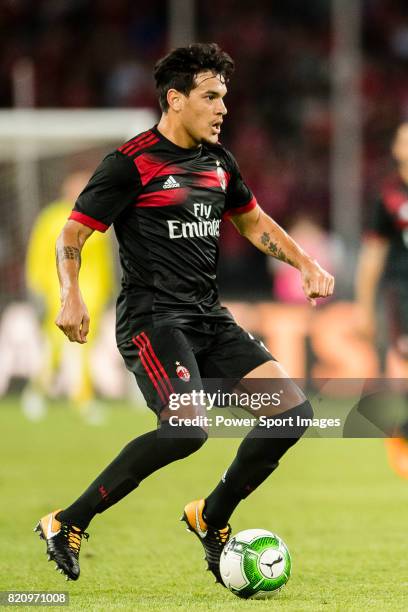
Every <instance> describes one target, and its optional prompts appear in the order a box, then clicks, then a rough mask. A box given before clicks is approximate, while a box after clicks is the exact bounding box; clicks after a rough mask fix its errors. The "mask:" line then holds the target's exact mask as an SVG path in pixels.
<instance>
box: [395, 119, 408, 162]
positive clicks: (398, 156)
mask: <svg viewBox="0 0 408 612" xmlns="http://www.w3.org/2000/svg"><path fill="white" fill-rule="evenodd" d="M392 154H393V156H394V159H395V160H396V161H397V162H398V163H399V164H404V165H405V164H408V123H403V124H402V125H401V126H400V127H399V128H398V131H397V134H396V136H395V139H394V142H393V146H392Z"/></svg>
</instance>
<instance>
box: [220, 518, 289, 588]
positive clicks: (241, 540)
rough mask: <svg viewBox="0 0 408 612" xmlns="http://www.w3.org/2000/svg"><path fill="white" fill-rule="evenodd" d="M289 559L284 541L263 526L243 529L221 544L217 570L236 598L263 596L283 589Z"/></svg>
mask: <svg viewBox="0 0 408 612" xmlns="http://www.w3.org/2000/svg"><path fill="white" fill-rule="evenodd" d="M291 567H292V561H291V558H290V553H289V550H288V548H287V546H286V544H285V542H284V541H283V540H282V539H281V538H280V537H279V536H277V535H276V534H274V533H271V532H270V531H266V530H265V529H246V530H245V531H240V532H239V533H237V534H236V535H235V536H233V537H232V538H231V539H230V540H229V542H228V543H227V544H226V545H225V546H224V549H223V551H222V553H221V559H220V572H221V577H222V579H223V581H224V584H225V586H226V587H227V589H229V590H230V591H232V592H233V593H234V594H235V595H237V596H238V597H242V598H244V599H248V598H249V597H253V598H266V597H271V596H273V595H275V594H276V593H277V592H278V591H280V589H282V588H283V587H284V586H285V584H286V583H287V581H288V580H289V577H290V572H291Z"/></svg>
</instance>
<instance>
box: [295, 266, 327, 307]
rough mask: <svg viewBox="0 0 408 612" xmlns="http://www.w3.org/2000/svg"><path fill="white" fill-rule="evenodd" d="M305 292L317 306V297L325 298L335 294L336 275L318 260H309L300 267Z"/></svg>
mask: <svg viewBox="0 0 408 612" xmlns="http://www.w3.org/2000/svg"><path fill="white" fill-rule="evenodd" d="M300 273H301V275H302V288H303V292H304V294H305V296H306V298H307V299H308V301H309V302H310V303H311V305H312V306H316V299H315V298H325V297H329V296H330V295H332V294H333V291H334V276H332V275H331V274H329V272H326V270H324V269H323V268H322V267H320V266H319V264H318V263H317V261H314V260H308V261H307V262H306V263H305V264H304V265H303V266H302V267H301V269H300Z"/></svg>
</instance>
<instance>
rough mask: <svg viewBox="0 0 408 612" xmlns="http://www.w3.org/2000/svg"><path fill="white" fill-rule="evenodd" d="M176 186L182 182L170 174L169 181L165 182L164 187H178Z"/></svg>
mask: <svg viewBox="0 0 408 612" xmlns="http://www.w3.org/2000/svg"><path fill="white" fill-rule="evenodd" d="M176 187H180V183H178V182H177V181H176V180H175V179H174V178H173V177H172V176H169V178H168V179H167V181H164V183H163V189H176Z"/></svg>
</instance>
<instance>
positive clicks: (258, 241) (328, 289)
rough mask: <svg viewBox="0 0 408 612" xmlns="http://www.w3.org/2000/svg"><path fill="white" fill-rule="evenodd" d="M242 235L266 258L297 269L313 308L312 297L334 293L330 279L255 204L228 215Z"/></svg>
mask: <svg viewBox="0 0 408 612" xmlns="http://www.w3.org/2000/svg"><path fill="white" fill-rule="evenodd" d="M231 221H232V223H233V224H234V225H235V227H236V228H237V230H238V231H239V233H240V234H241V235H242V236H245V238H247V239H248V240H249V241H250V242H252V244H253V245H254V246H256V247H257V248H258V249H259V250H260V251H262V252H263V253H265V254H266V255H272V257H275V259H279V260H280V261H284V262H285V263H288V264H289V265H291V266H293V267H294V268H297V269H298V270H299V272H300V275H301V280H302V287H303V291H304V293H305V296H306V298H307V299H308V300H309V302H310V303H311V304H312V305H313V306H315V305H316V301H315V298H318V297H329V296H330V295H332V293H333V291H334V277H333V276H332V275H331V274H329V272H327V271H326V270H324V269H323V268H322V267H321V266H320V265H319V264H318V262H317V261H316V260H315V259H313V258H312V257H310V255H308V254H307V253H306V252H305V251H304V250H303V249H302V248H301V247H300V246H299V245H298V244H297V243H296V242H295V240H293V238H291V237H290V236H289V234H287V232H285V230H284V229H283V228H282V227H280V225H278V224H277V223H276V222H275V221H274V220H273V219H272V218H271V217H270V216H269V215H267V214H266V213H265V212H264V211H263V210H262V209H261V207H260V206H259V205H257V206H256V207H255V208H253V209H252V210H251V211H249V212H245V213H242V214H237V215H233V216H231Z"/></svg>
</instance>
